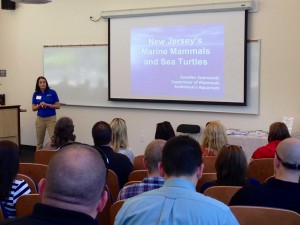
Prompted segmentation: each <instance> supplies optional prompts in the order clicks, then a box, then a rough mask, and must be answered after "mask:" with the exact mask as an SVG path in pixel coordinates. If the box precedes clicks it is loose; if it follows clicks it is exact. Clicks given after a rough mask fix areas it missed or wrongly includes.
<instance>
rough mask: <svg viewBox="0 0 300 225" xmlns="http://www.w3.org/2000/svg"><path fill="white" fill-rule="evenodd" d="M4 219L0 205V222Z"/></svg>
mask: <svg viewBox="0 0 300 225" xmlns="http://www.w3.org/2000/svg"><path fill="white" fill-rule="evenodd" d="M2 220H4V216H3V212H2V207H1V206H0V222H1V221H2Z"/></svg>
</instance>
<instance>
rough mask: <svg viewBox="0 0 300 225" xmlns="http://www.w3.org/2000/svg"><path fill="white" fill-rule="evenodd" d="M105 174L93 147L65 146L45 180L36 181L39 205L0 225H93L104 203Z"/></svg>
mask: <svg viewBox="0 0 300 225" xmlns="http://www.w3.org/2000/svg"><path fill="white" fill-rule="evenodd" d="M106 173H107V169H106V165H105V163H104V161H103V158H102V157H101V155H100V154H99V152H98V151H97V150H96V149H95V148H94V147H92V146H88V145H84V144H79V143H73V144H69V145H67V146H65V147H63V148H61V150H60V151H58V152H57V153H56V154H55V155H54V156H53V158H52V159H51V161H50V163H49V166H48V171H47V176H46V179H42V180H41V181H40V182H39V193H40V196H41V201H42V203H38V204H36V205H35V207H34V209H33V212H32V214H31V215H29V216H27V217H24V218H20V219H13V220H7V221H4V223H3V224H14V225H22V224H26V225H35V224H47V225H55V224H78V225H79V224H82V225H88V224H90V225H97V224H98V222H97V220H96V219H95V218H96V216H97V214H98V212H101V211H102V210H103V208H104V206H105V204H106V201H107V192H106V191H104V187H105V184H106ZM1 224H2V223H1Z"/></svg>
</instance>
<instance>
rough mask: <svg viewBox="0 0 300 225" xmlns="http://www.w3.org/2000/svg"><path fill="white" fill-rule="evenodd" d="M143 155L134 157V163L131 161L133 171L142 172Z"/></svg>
mask: <svg viewBox="0 0 300 225" xmlns="http://www.w3.org/2000/svg"><path fill="white" fill-rule="evenodd" d="M144 158H145V156H144V155H137V156H136V157H134V161H133V167H134V169H135V170H144V169H145V167H144Z"/></svg>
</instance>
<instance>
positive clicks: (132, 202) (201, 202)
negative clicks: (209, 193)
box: [115, 136, 238, 225]
mask: <svg viewBox="0 0 300 225" xmlns="http://www.w3.org/2000/svg"><path fill="white" fill-rule="evenodd" d="M159 167H160V169H162V170H163V172H164V175H165V178H166V180H165V183H164V185H163V186H162V187H161V188H159V189H155V190H152V191H148V192H145V193H143V194H140V195H138V196H135V197H133V198H130V199H127V200H126V201H125V203H124V205H123V207H122V208H121V209H120V211H119V213H118V214H117V217H116V220H115V225H125V224H147V225H154V224H184V225H195V224H214V225H221V224H228V225H236V224H238V222H237V220H236V219H235V217H234V216H233V214H232V213H231V211H230V209H229V207H228V206H226V205H224V204H223V203H221V202H219V201H217V200H215V199H212V198H210V197H206V196H204V195H202V194H200V193H197V192H196V188H195V186H196V184H197V182H198V179H200V178H201V176H202V173H203V163H202V153H201V148H200V145H199V143H198V142H197V141H196V140H194V139H192V138H190V137H188V136H177V137H173V138H171V139H169V140H168V142H167V143H166V144H165V146H164V149H163V153H162V162H161V163H160V164H159Z"/></svg>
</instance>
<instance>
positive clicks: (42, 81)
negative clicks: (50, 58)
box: [35, 76, 49, 92]
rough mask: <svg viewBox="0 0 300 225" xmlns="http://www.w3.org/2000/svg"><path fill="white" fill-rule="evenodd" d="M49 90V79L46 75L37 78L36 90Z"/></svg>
mask: <svg viewBox="0 0 300 225" xmlns="http://www.w3.org/2000/svg"><path fill="white" fill-rule="evenodd" d="M45 90H49V85H48V81H47V79H46V78H45V77H43V76H40V77H38V78H37V79H36V84H35V92H40V91H45Z"/></svg>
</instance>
